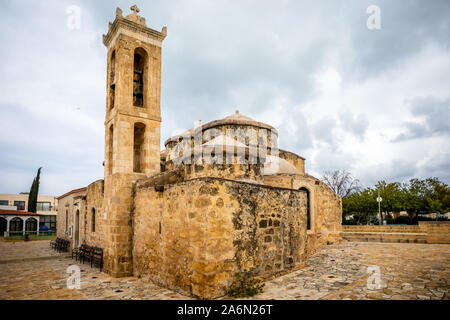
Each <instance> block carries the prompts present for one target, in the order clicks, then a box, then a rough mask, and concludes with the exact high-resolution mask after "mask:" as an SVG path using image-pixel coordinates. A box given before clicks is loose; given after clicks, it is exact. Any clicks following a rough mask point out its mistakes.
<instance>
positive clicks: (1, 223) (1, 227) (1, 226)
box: [0, 217, 8, 237]
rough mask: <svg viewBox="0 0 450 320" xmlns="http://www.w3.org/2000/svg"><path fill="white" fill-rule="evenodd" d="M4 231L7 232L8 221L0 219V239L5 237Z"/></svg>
mask: <svg viewBox="0 0 450 320" xmlns="http://www.w3.org/2000/svg"><path fill="white" fill-rule="evenodd" d="M6 230H8V221H7V220H6V219H5V218H3V217H0V237H3V236H4V235H5V232H6Z"/></svg>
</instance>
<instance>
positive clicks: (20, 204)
mask: <svg viewBox="0 0 450 320" xmlns="http://www.w3.org/2000/svg"><path fill="white" fill-rule="evenodd" d="M14 206H16V207H17V210H19V211H23V210H25V201H14Z"/></svg>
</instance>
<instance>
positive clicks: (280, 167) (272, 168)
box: [263, 155, 301, 176]
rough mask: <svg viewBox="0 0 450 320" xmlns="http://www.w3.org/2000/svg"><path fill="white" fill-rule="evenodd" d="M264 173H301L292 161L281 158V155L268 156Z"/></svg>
mask: <svg viewBox="0 0 450 320" xmlns="http://www.w3.org/2000/svg"><path fill="white" fill-rule="evenodd" d="M263 174H264V175H265V176H269V175H274V174H301V173H300V171H298V169H297V168H296V167H295V166H294V165H293V164H291V163H290V162H288V161H286V160H284V159H281V158H280V157H276V156H270V155H268V156H267V157H266V162H265V164H264V171H263Z"/></svg>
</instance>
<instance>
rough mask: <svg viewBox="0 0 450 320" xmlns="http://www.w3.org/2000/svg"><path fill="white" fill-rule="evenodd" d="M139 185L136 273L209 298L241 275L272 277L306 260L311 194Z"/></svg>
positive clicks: (215, 182)
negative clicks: (237, 274) (308, 199)
mask: <svg viewBox="0 0 450 320" xmlns="http://www.w3.org/2000/svg"><path fill="white" fill-rule="evenodd" d="M157 184H158V183H157V182H156V181H155V179H148V180H141V181H139V182H138V183H137V185H136V193H135V205H134V212H133V216H134V222H133V226H134V232H133V259H134V274H135V275H137V276H150V277H151V278H152V280H154V281H156V282H158V283H160V284H162V285H165V286H168V287H171V288H174V289H179V290H182V291H184V292H186V293H189V294H192V295H195V296H197V297H201V298H212V297H217V296H221V295H224V294H225V293H226V290H227V288H228V286H229V285H230V284H231V282H232V280H233V278H234V274H235V273H236V272H241V273H243V272H250V273H251V274H253V275H254V276H257V277H263V278H270V277H273V276H275V275H279V274H282V273H285V272H287V271H290V270H294V269H296V268H299V267H301V266H303V265H304V263H305V258H306V257H305V247H306V228H305V224H306V195H305V193H304V192H302V191H297V190H291V189H283V188H274V187H268V186H261V185H258V184H251V183H245V182H236V181H231V180H225V179H219V178H198V179H192V180H188V181H183V182H178V183H174V184H168V185H165V186H164V190H163V191H157V190H156V188H155V187H157Z"/></svg>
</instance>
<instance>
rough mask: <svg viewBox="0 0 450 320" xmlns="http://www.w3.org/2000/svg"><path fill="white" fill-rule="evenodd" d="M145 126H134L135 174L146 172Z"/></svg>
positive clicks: (137, 124) (139, 124)
mask: <svg viewBox="0 0 450 320" xmlns="http://www.w3.org/2000/svg"><path fill="white" fill-rule="evenodd" d="M144 137H145V125H144V124H143V123H136V124H135V125H134V157H133V158H134V159H133V171H134V172H135V173H143V172H144V141H145V138H144Z"/></svg>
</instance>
